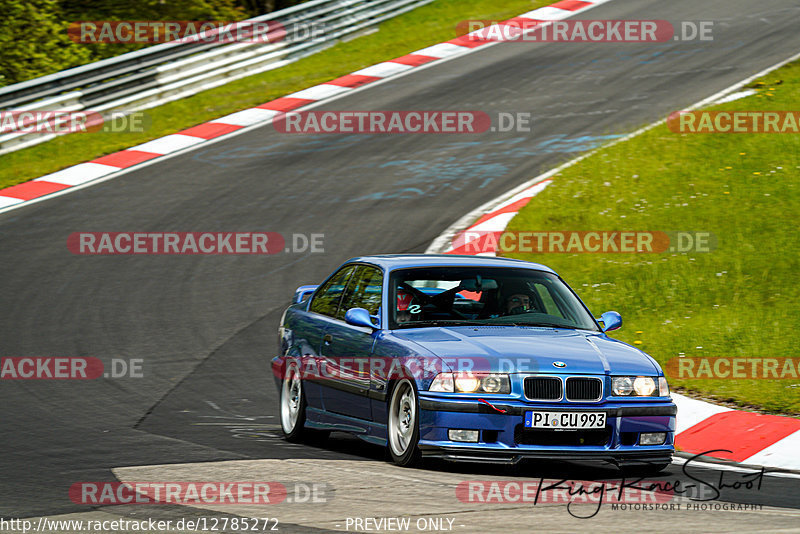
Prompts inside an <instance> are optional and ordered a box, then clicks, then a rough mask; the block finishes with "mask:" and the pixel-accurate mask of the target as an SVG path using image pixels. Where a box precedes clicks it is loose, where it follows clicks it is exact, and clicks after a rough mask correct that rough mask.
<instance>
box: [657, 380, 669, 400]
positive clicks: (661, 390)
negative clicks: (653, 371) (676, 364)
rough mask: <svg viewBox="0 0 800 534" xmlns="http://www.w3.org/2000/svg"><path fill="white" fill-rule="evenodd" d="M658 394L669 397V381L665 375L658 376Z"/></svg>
mask: <svg viewBox="0 0 800 534" xmlns="http://www.w3.org/2000/svg"><path fill="white" fill-rule="evenodd" d="M658 396H659V397H669V383H668V382H667V377H665V376H659V377H658Z"/></svg>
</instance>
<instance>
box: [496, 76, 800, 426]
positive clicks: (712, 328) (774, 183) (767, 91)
mask: <svg viewBox="0 0 800 534" xmlns="http://www.w3.org/2000/svg"><path fill="white" fill-rule="evenodd" d="M750 87H751V88H754V89H755V90H756V91H757V93H756V94H755V95H753V96H749V97H747V98H744V99H740V100H736V101H733V102H730V103H727V104H722V105H717V106H714V107H712V108H709V109H719V110H798V109H800V62H796V63H793V64H790V65H787V66H785V67H783V68H781V69H779V70H777V71H775V72H773V73H771V74H769V75H768V76H766V77H765V78H762V79H761V80H758V81H756V82H754V83H753V84H751V86H750ZM798 176H800V134H792V133H785V134H764V133H762V134H750V133H747V134H744V133H739V134H721V133H719V134H678V133H672V132H671V131H670V130H669V129H668V128H667V126H666V125H663V124H662V125H660V126H658V127H656V128H654V129H652V130H650V131H648V132H646V133H644V134H641V135H639V136H637V137H635V138H632V139H630V140H628V141H625V142H622V143H619V144H617V145H615V146H612V147H608V148H605V149H603V150H601V151H600V152H598V153H597V154H595V155H593V156H591V157H589V158H587V159H585V160H583V161H581V162H579V163H578V164H576V165H573V166H572V167H569V168H567V169H565V170H564V171H563V172H561V173H560V174H558V175H556V176H555V179H554V181H553V184H552V185H551V186H550V187H548V188H547V189H545V190H544V191H543V192H542V193H540V194H539V195H538V196H537V197H536V198H535V199H534V200H533V201H532V202H531V203H530V204H529V205H528V206H526V207H525V208H524V209H523V210H522V211H521V212H520V213H519V215H518V216H517V217H515V218H514V219H513V221H512V222H511V224H510V225H509V228H508V230H509V231H528V230H533V231H544V230H547V231H554V230H566V231H609V230H626V231H658V230H663V231H691V232H697V231H704V232H711V233H713V234H714V235H715V236H716V239H717V247H716V249H714V250H713V251H711V252H708V253H682V254H680V253H662V254H620V253H618V254H588V255H584V254H568V253H561V254H558V253H554V254H519V253H515V254H509V256H513V257H518V258H522V259H525V260H529V261H537V262H540V263H544V264H546V265H549V266H550V267H553V268H554V269H555V270H556V271H557V272H558V273H559V274H561V275H562V276H563V277H564V278H565V279H566V280H567V281H568V282H569V283H570V284H571V285H572V286H573V287H574V288H575V289H576V291H577V292H578V293H579V294H580V296H581V298H583V299H584V301H585V302H586V304H587V305H588V306H589V307H590V309H591V310H592V311H594V312H595V313H597V314H599V313H601V312H603V311H606V310H611V309H613V310H617V311H619V312H620V313H621V314H622V316H623V318H624V325H625V326H624V327H623V329H622V330H619V331H617V332H614V333H613V335H614V337H617V338H618V339H621V340H622V341H625V342H628V343H632V344H633V343H635V344H636V346H637V347H639V348H641V349H642V350H644V351H646V352H647V353H649V354H651V355H652V356H653V357H654V358H656V359H657V360H659V362H661V363H662V365H663V364H664V363H665V362H666V361H667V360H669V359H670V358H680V357H704V356H705V357H715V356H725V357H744V358H762V357H797V356H798V352H799V351H798V349H797V342H796V340H795V339H794V338H793V337H792V333H793V332H796V331H798V329H800V314H799V313H798V305H797V303H798V302H799V301H800V262H799V261H798V244H799V241H800V240H798V231H797V219H798V217H799V216H800V180H798ZM794 361H795V363H797V362H798V359H795V360H794ZM795 369H796V365H795ZM670 381H671V383H672V385H673V389H674V388H675V387H677V388H680V389H681V390H683V391H686V392H689V393H691V394H694V395H695V396H701V397H706V398H710V399H713V400H716V401H718V402H722V403H728V404H735V405H736V406H740V407H745V408H749V409H756V410H761V411H767V412H774V413H781V414H792V415H798V414H800V378H792V379H785V380H763V379H762V380H742V379H726V380H721V379H716V380H709V379H702V380H700V379H694V380H689V379H679V378H678V377H676V376H671V377H670Z"/></svg>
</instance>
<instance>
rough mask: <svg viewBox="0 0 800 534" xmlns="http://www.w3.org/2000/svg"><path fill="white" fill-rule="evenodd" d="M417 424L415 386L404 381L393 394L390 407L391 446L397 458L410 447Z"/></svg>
mask: <svg viewBox="0 0 800 534" xmlns="http://www.w3.org/2000/svg"><path fill="white" fill-rule="evenodd" d="M416 423H417V399H416V395H415V393H414V386H412V385H411V382H409V381H408V380H403V381H402V382H400V383H399V384H397V387H396V388H394V391H393V392H392V402H391V405H390V407H389V446H390V447H391V448H392V452H393V453H394V454H395V456H402V455H404V454H405V453H406V452H407V451H408V448H409V446H413V444H412V442H411V441H412V439H413V436H414V429H415V427H416Z"/></svg>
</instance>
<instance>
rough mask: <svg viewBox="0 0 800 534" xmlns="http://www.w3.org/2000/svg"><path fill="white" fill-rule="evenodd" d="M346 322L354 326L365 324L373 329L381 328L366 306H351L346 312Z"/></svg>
mask: <svg viewBox="0 0 800 534" xmlns="http://www.w3.org/2000/svg"><path fill="white" fill-rule="evenodd" d="M344 322H346V323H347V324H351V325H353V326H365V327H367V328H372V329H373V330H375V329H377V328H379V327H378V326H376V325H375V323H373V322H372V317H371V316H370V314H369V312H368V311H367V310H365V309H364V308H350V309H349V310H347V313H345V314H344Z"/></svg>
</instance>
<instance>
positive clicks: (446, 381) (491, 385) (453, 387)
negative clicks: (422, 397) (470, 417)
mask: <svg viewBox="0 0 800 534" xmlns="http://www.w3.org/2000/svg"><path fill="white" fill-rule="evenodd" d="M428 391H437V392H442V393H454V392H459V393H489V394H508V393H511V380H510V379H509V378H508V375H506V374H498V373H439V374H438V375H436V378H434V379H433V382H431V386H430V387H429V388H428Z"/></svg>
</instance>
